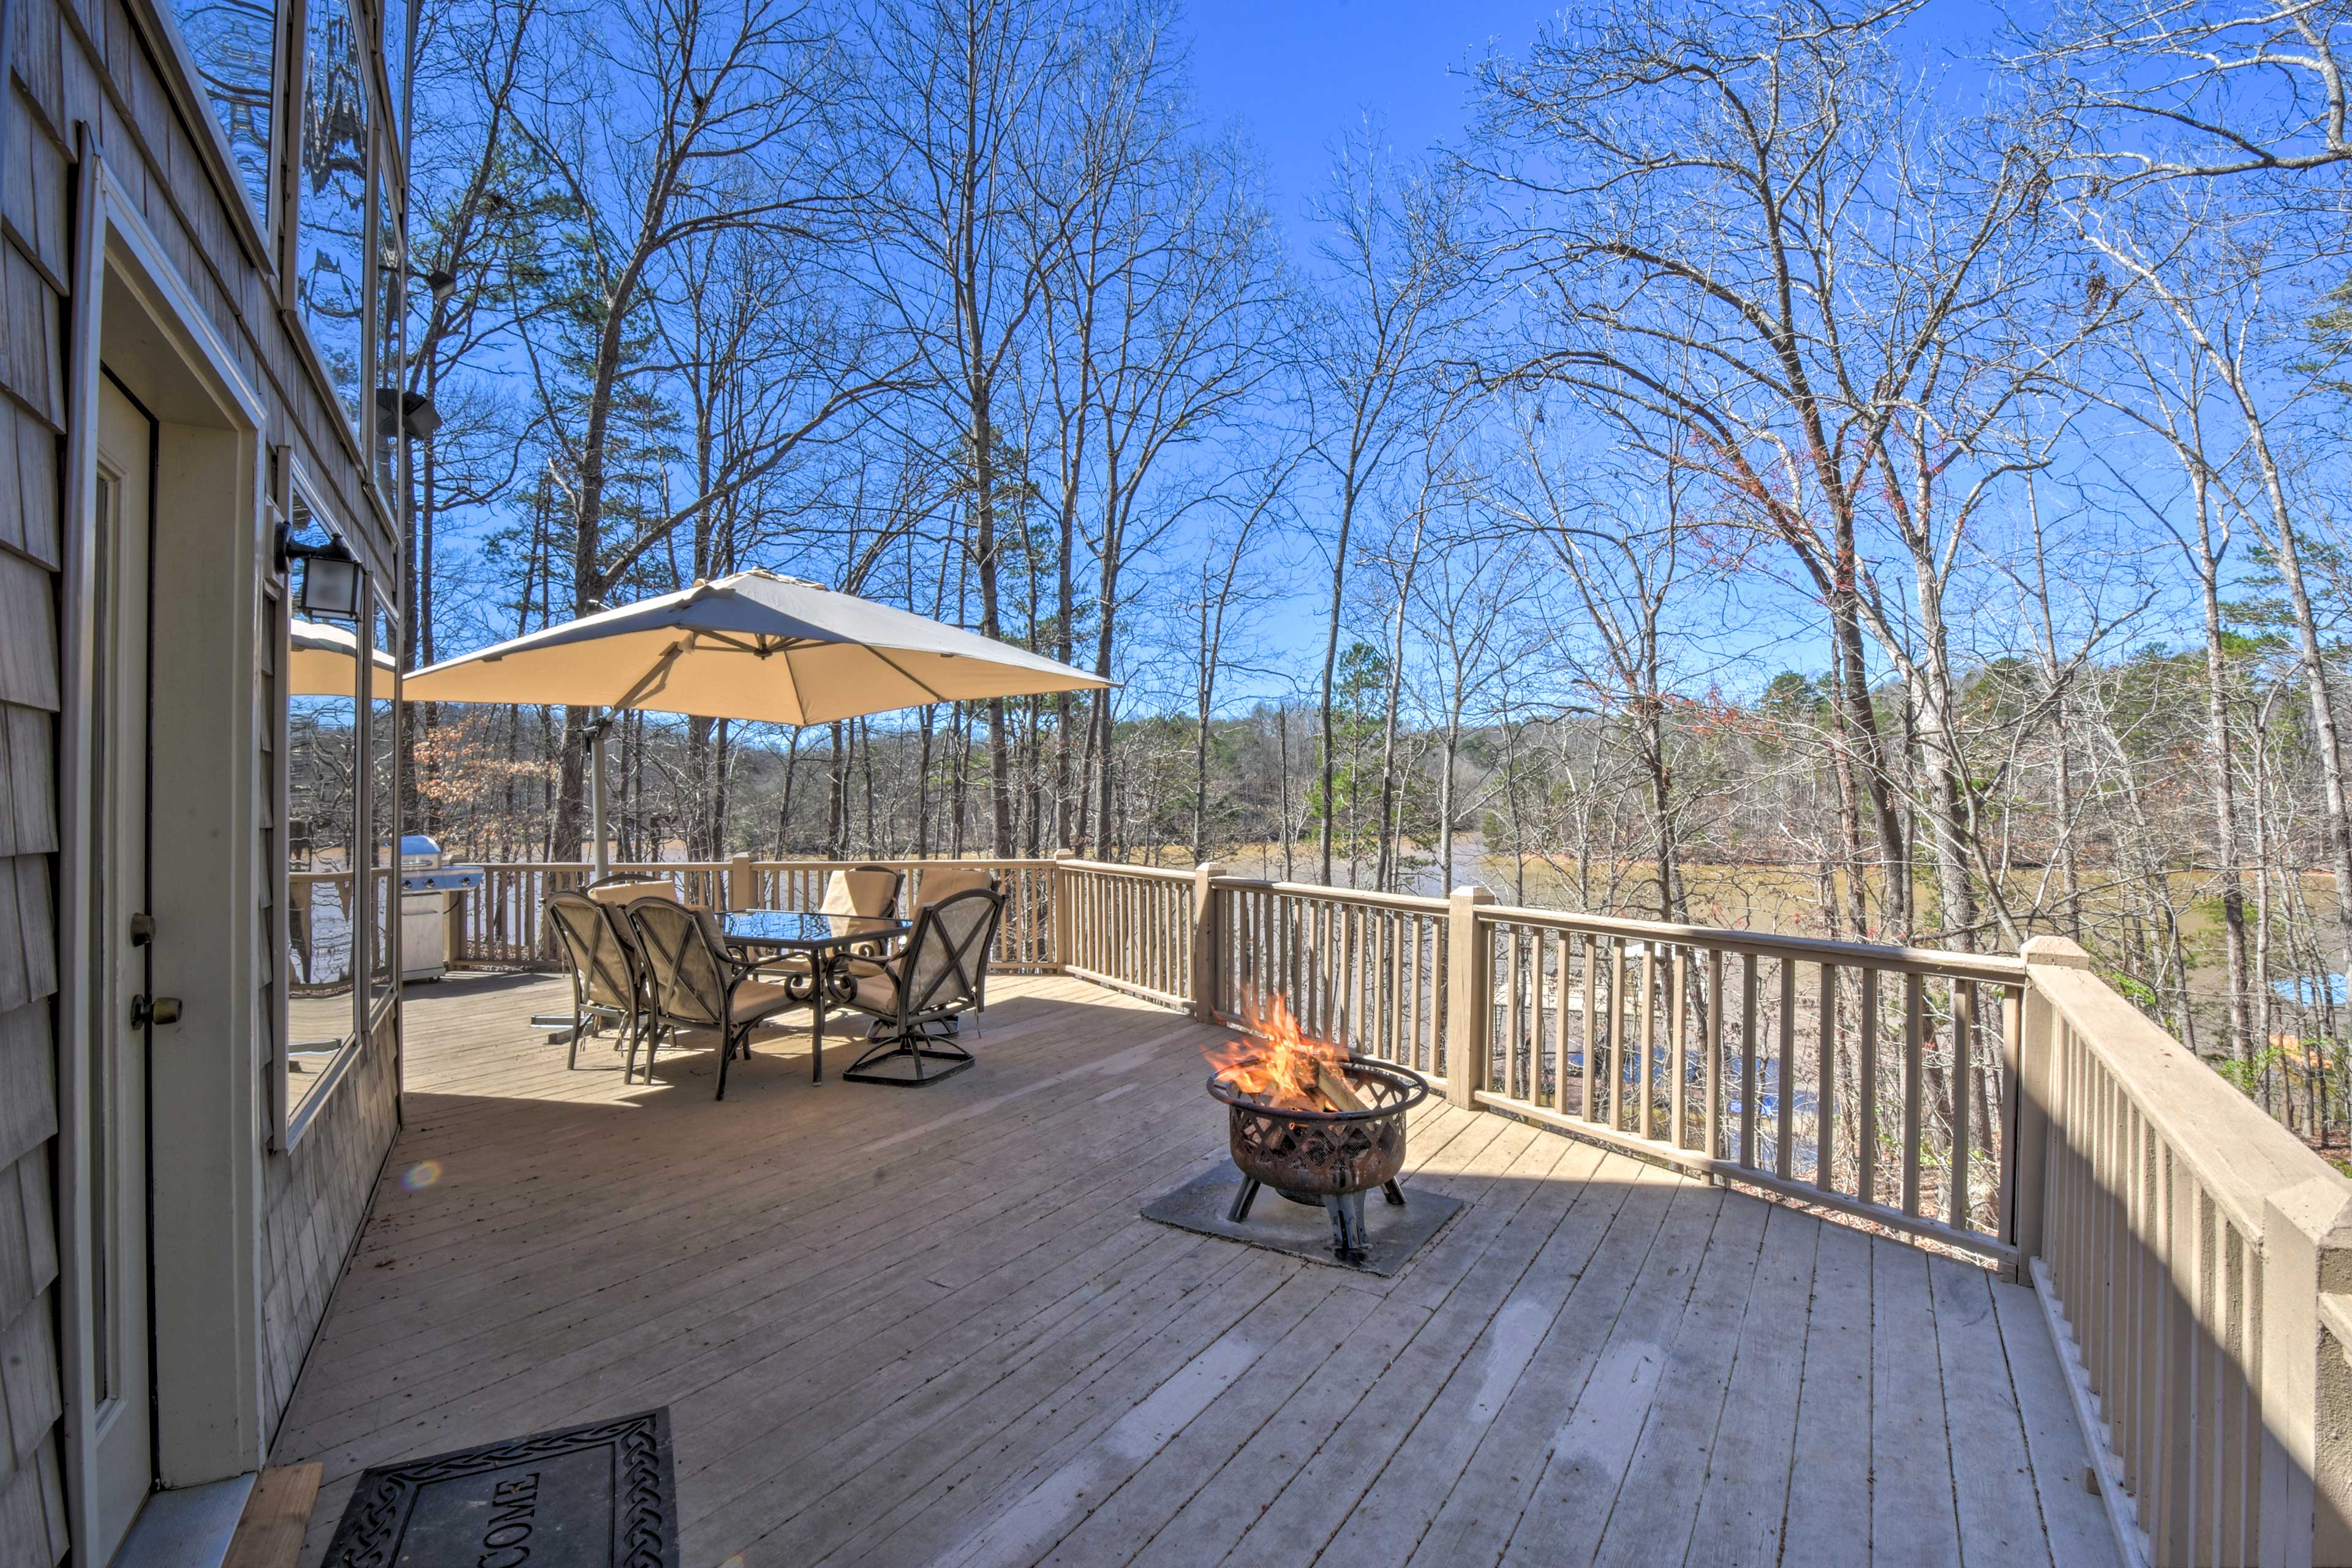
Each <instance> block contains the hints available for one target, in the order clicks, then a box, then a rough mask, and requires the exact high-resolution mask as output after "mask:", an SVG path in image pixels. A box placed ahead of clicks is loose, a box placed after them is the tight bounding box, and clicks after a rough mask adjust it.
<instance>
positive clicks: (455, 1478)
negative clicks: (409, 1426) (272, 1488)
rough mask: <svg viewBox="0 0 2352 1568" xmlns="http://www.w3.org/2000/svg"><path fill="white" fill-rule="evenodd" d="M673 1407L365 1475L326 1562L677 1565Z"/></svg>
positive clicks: (341, 1567) (381, 1567)
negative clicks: (671, 1446) (671, 1432)
mask: <svg viewBox="0 0 2352 1568" xmlns="http://www.w3.org/2000/svg"><path fill="white" fill-rule="evenodd" d="M394 1563H397V1564H400V1565H401V1568H524V1565H525V1564H529V1565H530V1568H591V1565H593V1568H678V1564H677V1478H676V1476H675V1475H674V1474H673V1473H672V1471H671V1467H670V1454H669V1411H668V1410H667V1409H666V1408H665V1409H661V1410H647V1411H643V1412H641V1413H639V1414H637V1415H624V1416H621V1417H620V1418H618V1419H617V1420H612V1421H594V1422H591V1423H589V1424H588V1425H587V1426H572V1427H568V1428H566V1429H565V1430H563V1431H561V1432H540V1433H536V1434H534V1435H532V1436H529V1437H513V1438H509V1439H508V1440H507V1441H505V1442H502V1443H485V1444H484V1445H482V1446H481V1447H478V1448H461V1449H459V1450H457V1452H456V1453H452V1454H436V1455H434V1456H433V1457H432V1458H427V1459H411V1460H408V1461H407V1462H405V1463H404V1464H398V1465H383V1466H380V1467H378V1468H375V1469H372V1470H369V1471H367V1472H366V1473H365V1474H363V1475H362V1476H361V1477H360V1484H359V1489H357V1490H356V1491H354V1492H353V1493H352V1500H351V1502H350V1504H349V1505H348V1506H347V1507H345V1508H344V1510H343V1518H342V1522H341V1524H339V1525H337V1526H336V1527H335V1539H334V1542H333V1544H331V1545H330V1546H329V1547H328V1548H327V1560H326V1568H392V1565H393V1564H394Z"/></svg>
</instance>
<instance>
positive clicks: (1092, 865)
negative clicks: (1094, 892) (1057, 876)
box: [1046, 860, 1193, 882]
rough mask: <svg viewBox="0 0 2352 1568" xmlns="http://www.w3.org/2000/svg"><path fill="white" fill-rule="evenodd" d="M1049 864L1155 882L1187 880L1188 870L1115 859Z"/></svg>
mask: <svg viewBox="0 0 2352 1568" xmlns="http://www.w3.org/2000/svg"><path fill="white" fill-rule="evenodd" d="M1046 864H1047V865H1049V866H1059V867H1061V868H1063V869H1064V870H1066V871H1095V872H1107V873H1110V874H1113V875H1116V876H1121V877H1140V878H1143V879H1146V880H1149V881H1155V882H1189V881H1191V880H1192V875H1193V874H1192V872H1190V871H1178V870H1171V868H1168V867H1166V866H1127V865H1122V864H1120V863H1119V862H1118V861H1117V860H1049V861H1047V862H1046Z"/></svg>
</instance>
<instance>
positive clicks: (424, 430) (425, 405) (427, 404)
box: [375, 386, 441, 440]
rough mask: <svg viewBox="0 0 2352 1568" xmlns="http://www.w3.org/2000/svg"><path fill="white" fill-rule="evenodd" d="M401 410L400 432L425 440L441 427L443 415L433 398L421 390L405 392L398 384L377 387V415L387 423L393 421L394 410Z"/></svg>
mask: <svg viewBox="0 0 2352 1568" xmlns="http://www.w3.org/2000/svg"><path fill="white" fill-rule="evenodd" d="M395 409H396V410H398V411H399V417H400V433H401V434H402V435H404V436H414V437H416V438H417V439H418V440H423V439H424V438H425V437H427V436H430V435H432V434H433V432H435V431H436V430H438V429H439V428H441V415H440V413H439V411H438V410H436V408H435V407H434V406H433V400H432V399H431V398H429V397H427V396H425V394H423V393H421V392H403V391H402V390H401V389H400V388H398V387H396V386H379V387H377V388H376V389H375V412H376V416H377V417H378V418H380V419H382V420H383V422H384V423H385V424H387V425H389V424H391V423H392V420H393V415H394V410H395Z"/></svg>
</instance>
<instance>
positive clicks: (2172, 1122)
mask: <svg viewBox="0 0 2352 1568" xmlns="http://www.w3.org/2000/svg"><path fill="white" fill-rule="evenodd" d="M2032 973H2033V984H2034V988H2035V989H2036V990H2038V991H2039V992H2041V994H2042V995H2043V996H2045V997H2047V998H2048V999H2049V1001H2050V1004H2051V1005H2052V1006H2053V1007H2055V1008H2056V1009H2057V1010H2058V1013H2059V1016H2062V1017H2063V1018H2064V1019H2065V1020H2066V1022H2067V1023H2068V1024H2070V1025H2072V1026H2074V1034H2075V1036H2076V1037H2078V1038H2080V1039H2081V1040H2082V1042H2083V1043H2084V1046H2085V1047H2088V1048H2089V1050H2090V1051H2091V1053H2092V1054H2093V1055H2095V1057H2097V1058H2099V1060H2100V1062H2101V1063H2102V1064H2104V1065H2105V1068H2107V1070H2108V1071H2109V1072H2111V1073H2113V1074H2114V1075H2115V1079H2116V1084H2117V1085H2118V1086H2120V1087H2121V1088H2122V1089H2123V1091H2124V1092H2125V1093H2126V1094H2127V1095H2129V1096H2130V1097H2131V1100H2132V1103H2133V1105H2134V1106H2136V1107H2137V1109H2138V1110H2139V1112H2140V1114H2141V1115H2142V1116H2144V1117H2146V1118H2147V1121H2148V1123H2149V1124H2150V1126H2151V1127H2153V1129H2154V1130H2155V1131H2156V1133H2157V1135H2158V1137H2160V1138H2162V1139H2163V1140H2164V1141H2165V1143H2166V1145H2167V1146H2168V1148H2170V1149H2171V1151H2172V1152H2173V1153H2174V1155H2175V1156H2176V1157H2177V1158H2179V1159H2180V1160H2182V1161H2184V1162H2185V1163H2187V1164H2188V1165H2189V1169H2190V1170H2191V1171H2193V1172H2195V1173H2196V1175H2197V1180H2198V1183H2199V1184H2200V1185H2201V1186H2202V1187H2203V1188H2204V1189H2205V1191H2206V1192H2207V1193H2209V1194H2211V1196H2212V1198H2213V1200H2214V1201H2215V1202H2216V1203H2218V1204H2220V1205H2222V1207H2224V1208H2225V1209H2227V1210H2228V1211H2229V1213H2230V1216H2231V1219H2232V1221H2234V1222H2235V1223H2236V1224H2237V1226H2239V1227H2240V1228H2241V1229H2242V1230H2243V1231H2244V1232H2245V1233H2246V1234H2247V1235H2249V1236H2253V1237H2259V1236H2261V1235H2263V1231H2264V1229H2265V1227H2266V1224H2267V1222H2266V1220H2265V1218H2264V1216H2263V1205H2264V1203H2265V1202H2266V1201H2267V1200H2268V1199H2269V1198H2270V1196H2271V1195H2272V1194H2274V1193H2280V1192H2284V1191H2285V1190H2286V1189H2287V1188H2289V1187H2294V1186H2300V1185H2302V1184H2304V1183H2305V1182H2309V1181H2312V1180H2314V1179H2315V1178H2317V1179H2324V1180H2328V1181H2331V1182H2333V1183H2335V1184H2336V1186H2337V1187H2338V1188H2340V1189H2341V1190H2342V1191H2343V1193H2344V1194H2345V1195H2346V1196H2347V1198H2352V1181H2347V1179H2346V1178H2345V1177H2344V1176H2343V1175H2341V1174H2340V1173H2337V1171H2336V1169H2335V1167H2334V1166H2332V1165H2330V1164H2328V1163H2327V1162H2326V1161H2325V1160H2323V1159H2321V1158H2320V1157H2319V1156H2318V1155H2317V1154H2316V1153H2315V1152H2313V1151H2312V1150H2311V1149H2310V1148H2309V1147H2308V1146H2307V1145H2306V1144H2305V1142H2303V1140H2302V1139H2300V1138H2297V1137H2296V1136H2295V1135H2294V1133H2292V1132H2289V1131H2287V1130H2286V1129H2285V1128H2284V1127H2282V1126H2280V1125H2279V1124H2278V1123H2277V1122H2276V1121H2273V1120H2272V1119H2271V1117H2270V1115H2269V1114H2268V1113H2267V1112H2265V1111H2264V1110H2263V1109H2262V1107H2260V1106H2258V1105H2256V1104H2255V1103H2254V1102H2253V1101H2252V1100H2249V1099H2248V1098H2246V1097H2245V1096H2244V1095H2242V1094H2240V1093H2239V1092H2238V1091H2237V1090H2236V1089H2231V1088H2230V1087H2229V1086H2228V1085H2227V1084H2225V1083H2223V1082H2222V1081H2221V1079H2220V1078H2218V1077H2217V1076H2215V1074H2214V1072H2213V1070H2212V1069H2211V1068H2209V1067H2207V1066H2206V1065H2205V1064H2204V1063H2203V1062H2201V1061H2200V1060H2198V1059H2197V1058H2196V1057H2195V1055H2193V1054H2192V1053H2191V1052H2190V1051H2189V1048H2188V1047H2186V1046H2183V1045H2182V1044H2181V1043H2180V1042H2179V1041H2178V1040H2176V1039H2174V1038H2173V1037H2171V1036H2170V1035H2168V1034H2167V1033H2165V1032H2164V1030H2163V1029H2161V1028H2159V1027H2158V1026H2157V1025H2156V1024H2154V1023H2152V1022H2151V1021H2150V1020H2149V1019H2148V1018H2147V1016H2146V1015H2145V1014H2143V1013H2141V1012H2140V1010H2139V1009H2138V1008H2137V1007H2135V1006H2133V1005H2131V1004H2130V1003H2129V1002H2127V1001H2126V1000H2125V999H2124V998H2123V997H2122V996H2121V995H2120V994H2117V993H2116V990H2115V989H2114V987H2112V986H2110V985H2109V984H2107V983H2106V982H2105V981H2104V980H2102V979H2100V978H2099V977H2098V976H2097V975H2096V974H2095V973H2092V972H2090V971H2089V970H2087V969H2074V968H2057V967H2053V966H2049V965H2044V964H2038V963H2037V964H2035V965H2033V969H2032Z"/></svg>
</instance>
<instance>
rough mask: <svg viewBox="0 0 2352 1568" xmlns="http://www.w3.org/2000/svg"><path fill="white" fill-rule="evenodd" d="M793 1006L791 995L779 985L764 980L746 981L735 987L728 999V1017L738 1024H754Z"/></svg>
mask: <svg viewBox="0 0 2352 1568" xmlns="http://www.w3.org/2000/svg"><path fill="white" fill-rule="evenodd" d="M792 1005H793V994H792V993H791V992H789V991H787V990H785V989H784V988H783V987H782V986H781V985H771V984H768V983H767V982H766V981H764V980H746V981H745V982H743V984H740V985H738V986H737V987H735V991H734V994H732V995H731V996H730V997H729V998H728V1012H729V1015H730V1016H731V1017H732V1018H733V1019H734V1021H735V1022H736V1023H738V1024H751V1023H756V1022H758V1021H759V1020H760V1019H761V1018H767V1017H772V1016H774V1015H776V1014H778V1013H781V1012H782V1011H783V1010H784V1009H785V1008H787V1007H789V1006H792Z"/></svg>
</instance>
